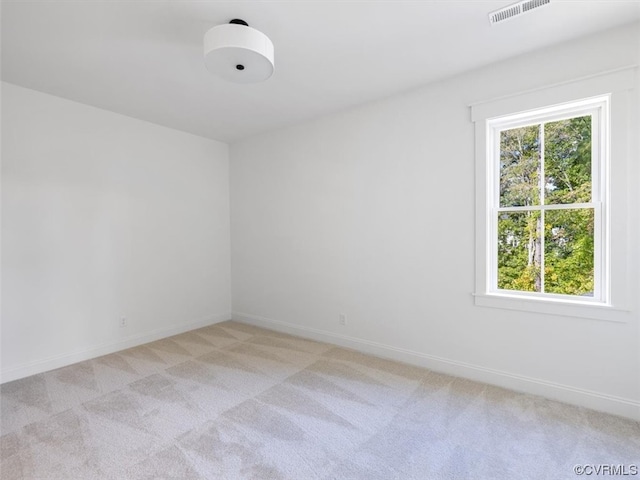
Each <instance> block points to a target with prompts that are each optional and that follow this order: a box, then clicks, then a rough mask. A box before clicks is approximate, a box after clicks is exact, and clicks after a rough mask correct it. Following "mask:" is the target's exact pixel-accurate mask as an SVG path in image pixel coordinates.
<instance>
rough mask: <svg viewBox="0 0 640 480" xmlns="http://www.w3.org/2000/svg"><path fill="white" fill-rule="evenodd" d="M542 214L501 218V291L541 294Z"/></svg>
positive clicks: (499, 225)
mask: <svg viewBox="0 0 640 480" xmlns="http://www.w3.org/2000/svg"><path fill="white" fill-rule="evenodd" d="M541 230H542V229H541V222H540V212H500V213H499V214H498V288H501V289H504V290H521V291H527V292H540V291H541V285H540V282H541V279H540V264H541V254H542V245H541Z"/></svg>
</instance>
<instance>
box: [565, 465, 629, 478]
mask: <svg viewBox="0 0 640 480" xmlns="http://www.w3.org/2000/svg"><path fill="white" fill-rule="evenodd" d="M639 470H640V469H639V468H638V465H634V464H622V463H619V464H615V465H613V464H606V463H598V464H589V463H585V464H578V465H575V466H574V467H573V473H575V474H576V475H587V476H598V475H601V476H622V477H631V476H636V475H638V471H639Z"/></svg>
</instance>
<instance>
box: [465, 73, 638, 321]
mask: <svg viewBox="0 0 640 480" xmlns="http://www.w3.org/2000/svg"><path fill="white" fill-rule="evenodd" d="M636 78H637V67H636V66H632V67H626V68H622V69H618V70H615V71H610V72H605V73H602V74H598V75H593V76H589V77H585V78H582V79H578V80H575V81H571V82H564V83H560V84H556V85H552V86H549V87H544V88H540V89H535V90H531V91H527V92H523V93H520V94H515V95H510V96H507V97H501V98H498V99H496V100H491V101H485V102H480V103H476V104H473V105H470V107H471V120H472V122H474V123H475V143H476V149H475V158H476V161H475V164H476V171H475V176H476V254H475V257H476V279H475V284H476V286H475V293H474V294H473V296H474V302H475V304H476V305H477V306H483V307H493V308H504V309H509V310H521V311H529V312H538V313H546V314H555V315H562V316H572V317H583V318H591V319H601V320H611V321H622V322H626V321H629V318H630V315H629V311H630V304H629V303H630V302H629V300H630V299H629V291H628V285H629V279H630V271H629V268H628V266H627V264H628V262H627V261H626V260H627V254H628V253H629V252H630V250H629V242H630V238H629V228H628V227H627V225H626V219H627V212H628V210H629V208H630V203H631V194H630V189H629V183H628V179H627V178H626V176H627V173H628V172H629V171H631V169H630V167H629V161H630V159H629V157H630V155H629V153H630V152H629V148H630V144H629V140H630V138H629V137H630V136H629V134H628V130H629V126H630V123H629V122H630V111H629V103H630V102H629V98H630V97H629V95H630V91H631V90H632V89H633V88H634V86H635V82H636ZM598 97H600V98H603V97H607V98H608V99H609V104H610V118H609V119H608V120H609V122H610V123H611V129H610V139H611V140H610V145H609V146H608V151H609V152H608V153H609V155H610V162H605V168H610V165H614V166H615V171H614V172H611V171H605V172H604V173H605V175H604V176H605V178H607V177H608V178H609V184H608V185H604V187H605V188H604V192H610V193H609V195H610V197H609V198H608V199H604V200H608V201H606V202H605V205H606V207H605V209H606V210H605V211H604V212H603V214H604V215H605V218H606V221H608V222H609V225H610V227H611V228H610V229H609V236H608V237H607V238H604V239H603V241H604V242H605V244H606V245H607V246H611V245H614V246H615V249H612V248H605V251H604V252H603V254H604V255H608V256H609V261H608V262H607V265H608V268H609V270H608V272H606V273H608V275H607V277H608V286H607V288H608V295H607V297H606V298H605V299H604V300H606V301H604V302H603V301H594V300H591V299H586V298H584V297H578V298H573V297H571V296H566V297H568V298H565V296H562V295H557V294H553V295H552V294H549V295H543V296H540V294H537V295H536V296H535V297H532V296H531V295H526V294H524V295H523V294H522V293H521V292H510V291H505V290H498V291H492V290H491V289H490V288H489V286H490V284H489V264H488V259H489V258H490V250H489V249H490V242H489V236H488V235H489V234H490V233H491V232H490V231H488V228H489V222H488V220H487V219H488V218H489V217H488V215H489V213H490V207H491V205H490V202H489V200H490V199H489V197H488V192H492V191H493V190H491V183H490V180H492V178H491V177H490V176H489V174H490V171H489V169H488V168H487V167H488V165H487V162H488V161H490V159H489V157H488V154H489V153H488V152H489V145H488V144H487V137H488V135H487V128H488V127H489V122H490V120H491V119H494V118H495V117H513V118H514V119H517V117H518V115H519V114H518V113H517V112H521V115H522V116H530V115H531V112H532V111H533V110H540V111H544V110H545V109H548V110H549V111H553V110H554V109H562V107H563V106H566V105H567V104H570V103H576V102H580V101H583V100H584V101H585V102H589V101H591V100H593V99H594V98H598ZM531 123H535V121H532V122H531ZM602 147H603V146H600V148H602ZM612 173H613V174H614V176H613V177H612V176H611V174H612ZM601 180H602V179H601ZM611 181H613V182H614V183H613V184H615V185H617V186H620V185H622V188H618V189H616V191H613V188H612V185H613V184H611ZM592 200H594V199H592ZM611 204H614V205H615V211H612V210H611V207H610V206H611Z"/></svg>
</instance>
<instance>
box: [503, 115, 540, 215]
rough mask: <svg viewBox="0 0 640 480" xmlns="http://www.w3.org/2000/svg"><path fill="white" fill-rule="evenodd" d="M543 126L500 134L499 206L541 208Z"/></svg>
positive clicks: (527, 127)
mask: <svg viewBox="0 0 640 480" xmlns="http://www.w3.org/2000/svg"><path fill="white" fill-rule="evenodd" d="M539 132H540V126H539V125H529V126H526V127H520V128H513V129H511V130H503V131H501V132H500V206H501V207H522V206H528V205H539V204H540V135H539Z"/></svg>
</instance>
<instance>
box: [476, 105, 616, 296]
mask: <svg viewBox="0 0 640 480" xmlns="http://www.w3.org/2000/svg"><path fill="white" fill-rule="evenodd" d="M608 106H609V99H608V97H600V98H596V99H589V100H585V101H580V102H574V103H570V104H567V105H561V106H557V107H550V108H545V109H541V110H535V111H533V112H528V113H526V114H516V115H509V116H504V117H498V118H494V119H490V120H488V122H487V146H488V154H487V158H488V159H489V165H488V175H489V185H490V188H491V190H492V191H490V193H489V199H488V201H489V211H490V214H489V215H490V218H489V227H488V230H489V242H488V243H489V246H490V254H489V262H490V263H489V285H488V290H489V291H493V292H517V293H518V294H527V295H534V296H538V297H545V296H555V297H559V298H562V296H565V297H568V298H567V299H570V298H571V297H573V298H575V297H580V299H581V300H589V299H593V300H595V301H599V302H602V303H607V302H608V290H609V289H608V279H607V272H608V266H607V263H608V262H607V256H606V251H607V245H606V238H607V237H608V218H607V215H606V211H607V192H606V186H607V184H608V182H607V178H606V173H607V168H606V166H607V165H608V154H607V152H608V149H607V145H608V128H607V126H608Z"/></svg>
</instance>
